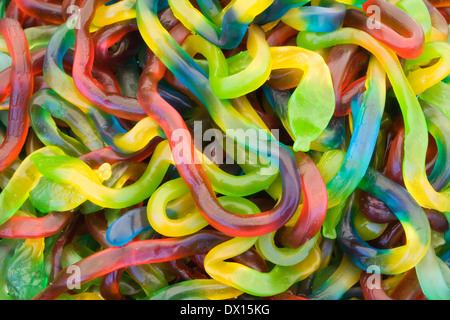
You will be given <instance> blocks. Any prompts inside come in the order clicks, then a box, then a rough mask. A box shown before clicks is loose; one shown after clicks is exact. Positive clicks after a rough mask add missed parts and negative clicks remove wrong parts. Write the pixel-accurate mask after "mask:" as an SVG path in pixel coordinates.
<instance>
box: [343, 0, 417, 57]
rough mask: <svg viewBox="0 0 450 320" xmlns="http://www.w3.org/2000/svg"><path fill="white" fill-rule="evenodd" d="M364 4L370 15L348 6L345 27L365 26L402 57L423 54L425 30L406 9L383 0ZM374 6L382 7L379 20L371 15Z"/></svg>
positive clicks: (374, 0)
mask: <svg viewBox="0 0 450 320" xmlns="http://www.w3.org/2000/svg"><path fill="white" fill-rule="evenodd" d="M362 7H363V9H364V11H365V12H366V14H368V15H370V17H367V16H366V15H365V14H363V13H361V12H360V11H358V10H355V9H349V10H347V14H346V16H345V19H344V25H345V26H346V27H352V28H356V29H360V30H364V31H365V32H367V33H369V34H370V35H372V36H373V37H374V38H376V39H377V40H379V41H380V42H383V43H384V44H386V45H387V46H389V47H390V48H391V49H392V50H394V51H395V52H396V53H397V54H398V55H399V56H401V57H403V58H406V59H414V58H417V57H418V56H420V55H421V54H422V52H423V49H424V47H425V34H424V32H423V30H422V28H421V26H420V25H419V24H418V23H417V22H416V21H415V20H414V19H413V18H411V16H409V15H408V14H407V13H406V12H405V11H403V10H402V9H400V8H398V7H396V6H395V5H393V4H391V3H389V2H387V1H384V0H368V1H366V2H365V3H363V4H362ZM373 7H376V8H378V9H379V10H380V11H381V12H380V15H379V18H380V21H378V19H376V18H377V17H376V16H375V14H373V16H375V18H372V15H371V14H372V13H373V12H371V11H370V10H371V8H373ZM371 23H373V26H371ZM370 26H371V27H370Z"/></svg>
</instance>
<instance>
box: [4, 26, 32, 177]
mask: <svg viewBox="0 0 450 320" xmlns="http://www.w3.org/2000/svg"><path fill="white" fill-rule="evenodd" d="M0 33H1V34H2V35H3V38H4V39H5V42H6V46H7V48H8V52H9V54H10V55H11V58H12V65H11V78H10V79H11V80H10V83H11V95H10V101H9V115H8V128H7V130H6V138H5V140H4V141H3V143H2V145H1V146H0V172H2V171H3V170H5V168H6V167H8V166H9V165H10V164H11V162H12V161H13V160H14V159H16V158H17V157H18V156H19V153H20V150H22V147H23V145H24V144H25V140H26V138H27V133H28V126H29V123H30V118H29V116H28V103H29V101H30V98H31V95H32V93H33V70H32V66H31V54H30V49H29V47H28V41H27V38H26V36H25V33H24V31H23V29H22V27H21V26H20V24H19V22H17V21H16V20H13V19H10V18H3V19H0Z"/></svg>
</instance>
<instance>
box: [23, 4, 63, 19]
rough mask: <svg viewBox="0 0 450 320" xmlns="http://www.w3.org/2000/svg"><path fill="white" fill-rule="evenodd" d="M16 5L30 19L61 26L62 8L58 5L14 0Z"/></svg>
mask: <svg viewBox="0 0 450 320" xmlns="http://www.w3.org/2000/svg"><path fill="white" fill-rule="evenodd" d="M15 1H16V5H17V6H18V7H19V8H20V10H22V11H23V12H25V13H26V14H27V15H29V16H30V17H34V18H36V19H39V20H42V21H45V22H48V23H51V24H62V23H63V22H64V20H63V18H62V14H61V12H62V8H61V5H60V4H56V3H51V2H45V1H40V0H15Z"/></svg>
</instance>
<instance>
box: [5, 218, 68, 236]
mask: <svg viewBox="0 0 450 320" xmlns="http://www.w3.org/2000/svg"><path fill="white" fill-rule="evenodd" d="M72 215H73V213H72V212H70V211H68V212H50V213H48V214H47V215H46V216H45V217H43V218H36V217H19V216H12V217H11V218H10V219H9V220H8V221H6V222H5V223H4V224H2V225H1V226H0V237H1V238H11V239H25V238H26V239H37V238H45V237H49V236H51V235H53V234H55V233H57V232H59V231H60V230H61V229H62V228H64V226H65V225H66V224H67V223H68V222H69V221H70V219H71V218H72Z"/></svg>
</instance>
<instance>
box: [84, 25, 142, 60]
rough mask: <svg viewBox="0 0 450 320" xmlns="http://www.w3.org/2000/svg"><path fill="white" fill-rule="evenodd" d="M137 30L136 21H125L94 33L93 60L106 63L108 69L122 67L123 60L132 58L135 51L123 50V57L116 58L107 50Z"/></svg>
mask: <svg viewBox="0 0 450 320" xmlns="http://www.w3.org/2000/svg"><path fill="white" fill-rule="evenodd" d="M137 30H138V27H137V22H136V20H125V21H119V22H116V23H113V24H111V25H108V26H105V27H103V28H101V29H100V30H98V31H97V32H95V34H94V37H93V39H94V47H95V60H96V61H101V62H102V63H103V64H106V63H107V64H108V66H109V67H112V66H120V65H122V64H123V60H127V59H129V58H131V57H132V56H134V54H135V53H136V50H130V49H128V50H125V53H124V54H125V56H118V57H116V56H114V55H113V54H112V53H111V52H110V51H109V49H110V47H111V46H112V45H113V44H115V43H116V42H118V41H119V40H120V39H122V37H124V36H126V35H128V34H130V33H132V32H133V31H137ZM131 42H132V41H131Z"/></svg>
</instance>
